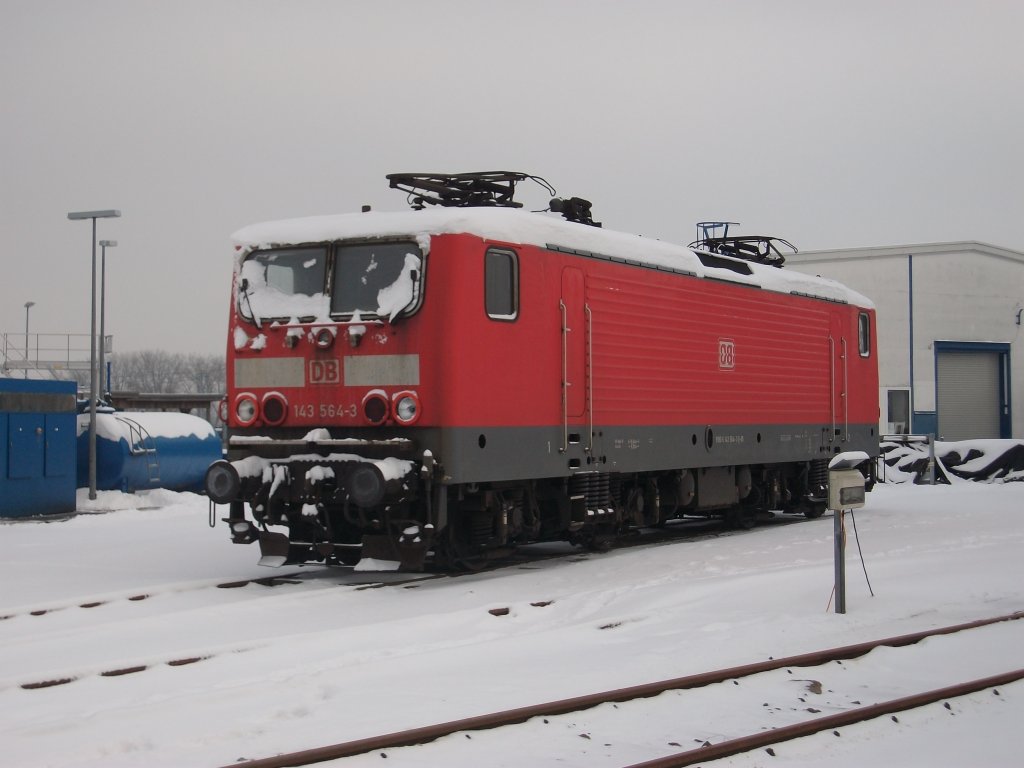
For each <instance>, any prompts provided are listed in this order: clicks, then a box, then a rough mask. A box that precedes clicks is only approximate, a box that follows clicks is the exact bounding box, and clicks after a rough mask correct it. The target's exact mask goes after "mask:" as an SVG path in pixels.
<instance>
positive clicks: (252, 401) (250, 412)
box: [235, 392, 259, 427]
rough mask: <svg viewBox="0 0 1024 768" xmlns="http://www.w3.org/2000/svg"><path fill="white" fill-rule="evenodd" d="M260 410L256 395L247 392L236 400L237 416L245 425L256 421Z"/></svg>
mask: <svg viewBox="0 0 1024 768" xmlns="http://www.w3.org/2000/svg"><path fill="white" fill-rule="evenodd" d="M258 412H259V409H258V408H257V406H256V395H253V394H250V393H248V392H245V393H243V394H241V395H239V396H238V399H236V400H235V416H236V417H237V418H238V423H239V424H241V425H242V426H243V427H248V426H249V425H250V424H252V423H253V422H254V421H256V415H257V414H258Z"/></svg>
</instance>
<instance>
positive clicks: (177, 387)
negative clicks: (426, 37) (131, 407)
mask: <svg viewBox="0 0 1024 768" xmlns="http://www.w3.org/2000/svg"><path fill="white" fill-rule="evenodd" d="M110 389H111V390H113V391H121V392H146V393H186V392H188V393H195V392H199V393H204V394H205V393H211V392H222V391H223V389H224V359H223V358H222V357H220V356H219V355H199V354H188V355H185V354H180V353H174V352H164V351H162V350H144V351H142V352H126V353H123V354H116V355H114V356H113V360H112V363H111V373H110Z"/></svg>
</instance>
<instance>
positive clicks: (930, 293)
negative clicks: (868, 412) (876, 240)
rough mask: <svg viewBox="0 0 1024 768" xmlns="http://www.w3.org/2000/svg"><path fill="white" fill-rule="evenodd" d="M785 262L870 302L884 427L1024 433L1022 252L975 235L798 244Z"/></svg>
mask: <svg viewBox="0 0 1024 768" xmlns="http://www.w3.org/2000/svg"><path fill="white" fill-rule="evenodd" d="M786 268H787V269H793V270H797V271H800V272H807V273H811V274H817V275H821V276H823V277H830V278H833V279H835V280H838V281H840V282H842V283H845V284H846V285H848V286H849V287H851V288H853V289H855V290H857V291H859V292H861V293H863V294H864V295H865V296H867V297H868V298H870V299H871V300H872V301H874V303H875V306H876V308H877V310H878V320H877V322H878V328H877V331H878V365H879V388H880V391H879V404H880V410H881V413H880V414H879V422H880V423H879V430H880V431H881V433H882V434H899V433H911V434H928V433H932V434H934V435H935V436H936V437H937V438H938V439H942V440H968V439H975V438H1018V439H1019V438H1021V437H1024V391H1022V383H1021V382H1024V336H1022V329H1024V325H1022V318H1021V315H1022V313H1024V253H1021V252H1019V251H1012V250H1009V249H1006V248H1000V247H998V246H994V245H989V244H987V243H979V242H974V241H969V242H967V241H965V242H952V243H931V244H926V245H909V246H891V247H877V248H852V249H844V250H828V251H804V252H801V253H797V254H792V255H787V256H786ZM1015 404H1016V409H1015V408H1014V405H1015Z"/></svg>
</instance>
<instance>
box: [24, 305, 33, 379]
mask: <svg viewBox="0 0 1024 768" xmlns="http://www.w3.org/2000/svg"><path fill="white" fill-rule="evenodd" d="M35 305H36V303H35V302H34V301H26V302H25V378H26V379H27V378H28V311H29V310H30V309H31V308H32V307H34V306H35Z"/></svg>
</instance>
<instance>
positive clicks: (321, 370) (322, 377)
mask: <svg viewBox="0 0 1024 768" xmlns="http://www.w3.org/2000/svg"><path fill="white" fill-rule="evenodd" d="M340 382H341V373H340V369H339V367H338V361H337V360H310V361H309V383H310V384H339V383H340Z"/></svg>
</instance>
